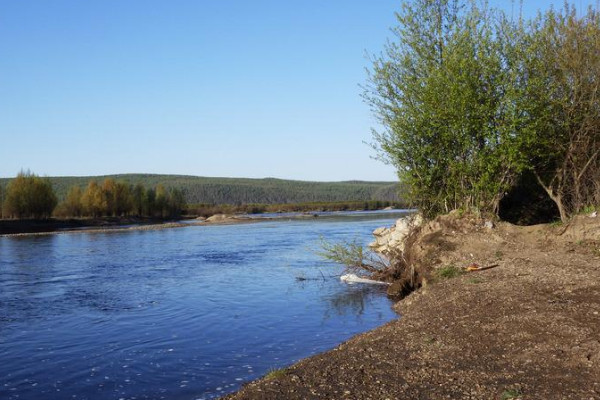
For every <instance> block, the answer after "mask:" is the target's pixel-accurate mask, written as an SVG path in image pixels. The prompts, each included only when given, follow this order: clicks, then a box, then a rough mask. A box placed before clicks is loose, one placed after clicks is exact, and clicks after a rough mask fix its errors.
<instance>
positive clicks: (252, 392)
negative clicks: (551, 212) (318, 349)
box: [225, 216, 600, 400]
mask: <svg viewBox="0 0 600 400" xmlns="http://www.w3.org/2000/svg"><path fill="white" fill-rule="evenodd" d="M436 226H437V227H438V228H439V229H436ZM424 234H425V236H424V238H423V239H424V240H421V241H420V242H419V244H418V245H419V246H420V254H421V255H422V256H423V257H424V259H425V260H426V261H427V262H429V263H431V264H432V265H436V266H437V267H440V268H444V266H445V267H446V270H449V269H452V267H454V268H455V269H457V268H464V267H466V266H468V265H472V264H474V263H475V264H477V265H480V266H489V265H497V267H495V268H491V269H487V270H484V271H479V272H471V273H463V274H461V275H459V276H458V277H455V278H450V279H448V278H444V277H443V276H444V275H445V274H439V273H438V274H437V275H434V276H433V277H434V279H435V280H436V282H435V283H433V284H432V283H431V282H427V281H425V283H426V284H425V286H424V287H422V288H421V289H419V290H417V291H415V292H413V293H412V294H411V295H409V296H408V297H407V298H405V299H404V300H402V301H400V302H399V303H398V304H397V306H396V308H397V309H398V311H399V312H400V314H401V315H402V317H401V318H400V319H398V320H396V321H393V322H390V323H388V324H386V325H384V326H382V327H380V328H377V329H375V330H373V331H371V332H368V333H366V334H363V335H359V336H357V337H355V338H353V339H351V340H350V341H348V342H346V343H343V344H342V345H340V346H338V347H337V348H336V349H334V350H332V351H329V352H326V353H323V354H320V355H317V356H315V357H312V358H309V359H305V360H303V361H301V362H299V363H298V364H295V365H293V366H291V367H289V368H287V369H285V370H281V371H276V372H274V373H271V374H269V375H268V376H267V377H265V378H263V379H261V380H259V381H256V382H252V383H250V384H248V385H246V386H245V387H244V388H243V389H242V390H240V391H239V392H238V393H235V394H232V395H230V396H227V397H225V398H226V399H280V398H286V399H319V398H322V399H330V398H348V399H386V398H390V399H401V398H405V399H447V398H453V399H467V398H468V399H486V400H488V399H511V398H514V399H517V398H520V399H600V219H599V218H588V217H583V216H582V217H578V218H576V219H575V220H574V221H573V222H572V224H570V225H569V226H566V227H563V226H552V225H543V226H532V227H517V226H513V225H510V224H498V225H497V226H495V227H493V228H491V229H489V228H486V227H484V226H483V225H482V224H480V222H478V221H467V222H464V221H460V222H456V221H455V222H453V221H451V220H449V219H446V220H440V222H438V223H437V225H436V224H435V223H434V224H432V225H430V226H429V230H428V231H425V232H424ZM441 270H442V269H438V271H441Z"/></svg>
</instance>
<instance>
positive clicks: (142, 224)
mask: <svg viewBox="0 0 600 400" xmlns="http://www.w3.org/2000/svg"><path fill="white" fill-rule="evenodd" d="M384 210H387V211H393V212H398V213H404V212H411V210H409V209H392V210H389V209H379V210H348V211H339V213H343V212H357V213H360V212H365V213H368V212H378V211H379V212H381V211H384ZM321 213H322V212H321V211H313V212H297V213H291V214H290V213H282V214H281V215H277V214H276V213H275V215H271V214H269V215H268V216H262V214H232V215H230V214H215V215H213V216H210V217H208V218H202V217H194V216H183V217H181V218H180V219H173V218H169V219H161V218H140V217H123V218H119V217H104V218H71V219H55V218H51V219H47V220H9V219H4V220H0V237H30V236H48V235H59V234H61V235H62V234H73V233H119V232H132V231H149V230H162V229H173V228H185V227H190V226H221V225H239V224H250V223H259V222H268V221H281V220H308V219H312V218H317V217H319V218H323V217H324V216H323V215H322V214H321ZM337 213H338V211H332V212H327V214H326V215H325V217H327V216H329V215H333V216H335V215H336V214H337Z"/></svg>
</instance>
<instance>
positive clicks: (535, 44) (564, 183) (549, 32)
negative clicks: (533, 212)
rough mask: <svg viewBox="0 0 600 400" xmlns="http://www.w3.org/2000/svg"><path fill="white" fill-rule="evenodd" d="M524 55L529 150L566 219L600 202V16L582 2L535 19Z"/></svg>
mask: <svg viewBox="0 0 600 400" xmlns="http://www.w3.org/2000/svg"><path fill="white" fill-rule="evenodd" d="M529 28H530V29H529V32H528V33H527V34H526V35H525V40H524V41H523V42H524V46H523V48H524V49H526V52H525V54H524V56H523V57H522V60H521V61H522V64H523V71H524V73H525V79H523V94H524V95H523V98H522V103H521V104H520V106H521V107H522V109H523V110H524V112H525V115H526V116H527V119H526V121H525V124H524V127H523V129H522V131H521V132H520V135H521V139H522V143H523V148H522V150H523V152H524V153H525V154H527V155H528V156H529V159H530V161H531V162H530V165H529V168H530V170H531V171H532V172H533V174H534V175H535V176H536V178H537V180H538V182H539V184H540V185H541V186H542V187H543V188H544V190H545V191H546V192H547V194H548V195H549V196H550V198H551V199H552V200H553V201H554V202H555V203H556V205H557V207H558V210H559V212H560V216H561V219H562V220H563V221H566V220H567V219H568V217H569V216H570V215H573V214H574V213H577V212H579V211H580V210H582V209H583V208H584V207H586V206H588V205H590V204H591V203H594V202H595V203H596V204H598V201H599V200H600V197H599V196H598V188H599V187H600V102H599V100H598V95H599V94H600V93H599V88H600V81H599V77H600V15H599V14H598V12H597V11H596V10H594V9H592V8H590V9H588V11H587V13H585V14H584V15H582V16H581V17H578V16H577V11H576V9H575V7H574V6H570V5H569V4H565V8H564V9H563V10H561V11H554V10H550V11H548V12H547V13H546V14H544V15H540V16H538V18H537V19H536V20H535V21H534V22H532V24H531V25H530V27H529Z"/></svg>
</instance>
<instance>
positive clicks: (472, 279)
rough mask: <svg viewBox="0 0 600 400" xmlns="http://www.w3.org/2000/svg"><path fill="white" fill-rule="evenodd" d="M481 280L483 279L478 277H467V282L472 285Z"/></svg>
mask: <svg viewBox="0 0 600 400" xmlns="http://www.w3.org/2000/svg"><path fill="white" fill-rule="evenodd" d="M482 282H483V280H482V279H479V278H471V279H469V283H472V284H474V285H476V284H478V283H482Z"/></svg>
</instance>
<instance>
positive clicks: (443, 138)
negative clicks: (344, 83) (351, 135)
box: [364, 0, 600, 219]
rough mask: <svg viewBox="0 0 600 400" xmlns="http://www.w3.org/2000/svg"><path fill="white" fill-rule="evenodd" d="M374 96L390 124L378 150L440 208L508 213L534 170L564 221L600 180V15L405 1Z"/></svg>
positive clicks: (414, 194)
mask: <svg viewBox="0 0 600 400" xmlns="http://www.w3.org/2000/svg"><path fill="white" fill-rule="evenodd" d="M397 18H398V22H399V26H398V27H397V28H396V29H395V30H394V33H395V40H393V41H390V42H389V43H388V44H387V46H386V48H385V51H384V53H383V54H382V55H380V56H378V57H375V58H374V59H373V66H372V69H371V71H370V74H369V84H368V85H367V87H366V88H365V93H364V97H365V99H366V101H367V103H368V104H370V106H371V108H372V110H373V112H374V113H375V115H376V116H377V117H378V119H379V121H380V122H381V124H382V126H383V127H384V129H383V130H382V131H379V132H374V138H375V147H377V148H378V149H379V150H380V152H381V154H382V156H383V157H384V158H385V159H386V160H387V161H389V162H391V163H392V164H393V165H394V166H396V168H397V170H398V174H399V177H400V179H401V181H402V182H404V183H406V184H407V185H408V187H409V195H410V198H411V200H412V201H413V202H414V204H415V205H416V206H418V207H419V208H420V209H421V211H422V212H423V213H424V214H425V215H428V216H433V215H436V214H438V213H441V212H447V211H449V209H452V208H465V209H470V208H477V209H478V210H480V211H490V212H494V213H497V212H498V206H499V203H500V200H501V198H502V196H503V195H504V193H506V191H507V190H509V189H510V188H511V187H512V186H513V185H514V184H515V182H516V181H517V179H518V178H519V176H520V175H521V174H522V172H523V171H526V170H527V171H533V172H534V173H535V174H536V176H538V181H539V183H540V184H541V185H543V187H544V188H545V189H546V191H547V193H548V194H549V195H550V197H551V198H552V199H553V200H554V201H555V202H556V203H557V206H558V208H559V210H560V212H561V216H562V217H563V219H566V218H567V217H568V216H569V215H571V214H573V213H574V212H577V211H578V210H579V209H581V207H582V206H585V205H586V204H588V203H590V201H593V198H594V196H595V194H594V193H595V190H596V189H595V188H596V187H597V186H598V180H599V176H600V170H599V169H598V164H599V162H598V159H599V158H600V157H599V153H600V151H599V150H598V149H599V147H598V146H599V143H600V140H599V139H598V131H599V129H600V124H599V122H600V121H599V118H598V115H599V114H598V113H599V112H600V106H599V103H598V99H597V96H596V94H597V87H598V84H599V82H598V76H600V75H599V72H600V68H599V67H600V34H599V32H600V31H599V24H598V21H599V18H598V15H597V12H596V11H594V10H592V9H590V10H589V11H588V13H587V14H586V15H585V16H583V17H581V18H579V17H577V13H576V11H575V8H574V7H572V6H569V5H568V4H566V5H565V8H564V10H563V11H559V12H556V11H553V10H551V11H549V12H548V13H547V14H545V15H544V16H540V17H539V18H538V19H537V20H535V21H532V22H531V23H525V22H524V21H522V20H520V19H519V20H518V21H510V20H509V19H508V18H507V17H506V16H505V15H504V14H503V13H501V12H499V11H497V10H492V9H490V8H488V7H487V6H486V5H485V3H483V5H480V3H479V2H477V1H475V0H462V1H459V0H416V1H412V2H404V3H403V5H402V11H401V12H400V13H398V14H397Z"/></svg>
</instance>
